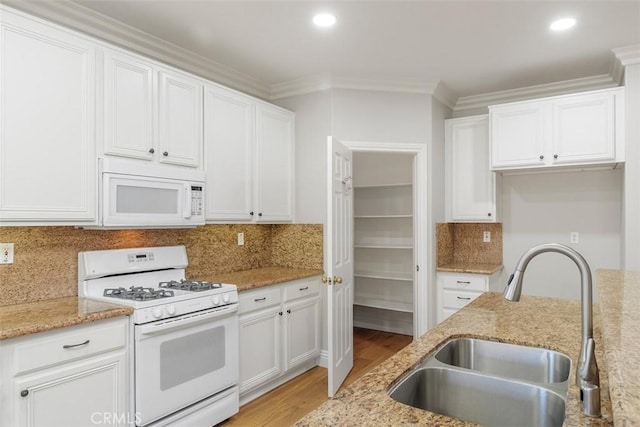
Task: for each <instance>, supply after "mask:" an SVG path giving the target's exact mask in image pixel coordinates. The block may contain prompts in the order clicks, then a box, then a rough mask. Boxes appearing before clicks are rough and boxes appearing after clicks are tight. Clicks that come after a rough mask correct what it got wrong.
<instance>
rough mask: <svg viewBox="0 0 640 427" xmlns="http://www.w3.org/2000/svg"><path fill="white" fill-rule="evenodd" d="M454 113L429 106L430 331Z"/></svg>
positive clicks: (432, 101)
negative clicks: (448, 130)
mask: <svg viewBox="0 0 640 427" xmlns="http://www.w3.org/2000/svg"><path fill="white" fill-rule="evenodd" d="M451 113H452V112H451V109H449V107H446V106H445V105H444V104H442V103H441V102H439V101H438V100H437V99H435V98H431V99H430V100H429V103H428V114H427V116H428V117H429V120H430V122H431V123H430V125H429V127H430V129H431V144H429V147H428V154H427V157H428V158H429V159H430V160H429V170H428V171H427V174H428V189H427V192H428V195H427V217H428V218H427V222H428V224H429V232H428V236H427V238H428V241H427V255H428V256H429V260H428V262H429V266H430V268H429V269H428V270H427V290H428V295H429V296H428V298H429V301H430V303H429V305H430V308H431V310H429V327H430V328H431V327H434V326H435V325H436V324H437V323H438V321H437V313H436V309H435V308H436V296H437V291H436V289H437V286H436V270H435V266H436V250H435V245H436V223H438V222H444V220H445V209H444V206H445V205H444V121H445V119H448V118H450V117H451Z"/></svg>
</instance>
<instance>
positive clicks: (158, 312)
mask: <svg viewBox="0 0 640 427" xmlns="http://www.w3.org/2000/svg"><path fill="white" fill-rule="evenodd" d="M153 317H155V318H156V319H159V318H161V317H162V309H161V308H160V307H156V308H154V309H153Z"/></svg>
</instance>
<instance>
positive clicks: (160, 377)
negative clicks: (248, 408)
mask: <svg viewBox="0 0 640 427" xmlns="http://www.w3.org/2000/svg"><path fill="white" fill-rule="evenodd" d="M201 314H202V315H201V316H196V317H193V316H183V317H179V318H176V319H174V320H175V321H171V322H166V326H164V325H163V326H162V327H157V328H156V327H153V328H148V326H149V325H151V324H149V325H140V326H136V327H135V329H136V330H135V335H136V338H135V350H134V353H135V406H136V408H135V411H136V413H137V415H138V416H139V418H140V420H141V423H140V425H146V424H148V423H150V422H152V421H155V420H158V419H160V418H162V417H165V416H167V415H170V414H172V413H174V412H177V411H179V410H181V409H183V408H185V407H187V406H189V405H192V404H193V403H196V402H198V401H200V400H202V399H205V398H207V397H209V396H212V395H214V394H215V393H218V392H220V391H222V390H224V389H226V388H228V387H231V386H233V385H235V384H237V382H238V376H239V344H238V317H237V315H236V314H235V313H234V315H227V316H223V317H213V318H211V316H210V314H207V312H201ZM199 317H201V318H202V320H198V319H199ZM181 319H186V320H181ZM147 329H153V331H151V332H148V333H147Z"/></svg>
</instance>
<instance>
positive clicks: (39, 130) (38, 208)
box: [0, 10, 96, 223]
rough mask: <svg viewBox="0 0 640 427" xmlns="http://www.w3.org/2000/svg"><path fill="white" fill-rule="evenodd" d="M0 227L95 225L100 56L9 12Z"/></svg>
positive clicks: (1, 43)
mask: <svg viewBox="0 0 640 427" xmlns="http://www.w3.org/2000/svg"><path fill="white" fill-rule="evenodd" d="M0 19H1V22H0V81H1V82H2V87H1V89H0V129H1V130H2V132H1V135H0V138H1V140H0V220H14V221H70V222H73V223H83V222H87V221H93V220H94V219H95V211H96V185H95V183H96V177H95V164H96V159H95V123H94V121H95V120H94V117H95V49H94V46H93V44H92V43H90V42H89V41H87V40H84V39H82V38H80V37H77V36H75V35H73V34H70V33H67V32H64V31H61V30H58V29H57V28H54V27H52V26H51V27H50V26H48V25H45V24H41V23H38V22H35V21H31V20H27V19H24V18H22V17H21V16H18V15H14V14H13V13H11V12H9V11H7V10H3V11H2V16H1V18H0Z"/></svg>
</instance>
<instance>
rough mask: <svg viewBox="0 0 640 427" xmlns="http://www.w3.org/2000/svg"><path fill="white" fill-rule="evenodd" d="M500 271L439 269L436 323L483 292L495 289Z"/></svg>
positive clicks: (497, 285)
mask: <svg viewBox="0 0 640 427" xmlns="http://www.w3.org/2000/svg"><path fill="white" fill-rule="evenodd" d="M499 278H500V273H499V272H496V273H493V274H472V273H449V272H442V271H439V272H438V274H437V282H438V323H440V322H442V321H443V320H445V319H446V318H447V317H449V316H451V315H452V314H453V313H455V312H456V311H458V310H460V309H461V308H462V307H464V306H465V305H467V304H469V303H470V302H471V301H473V300H474V299H476V298H478V297H479V296H480V295H482V293H483V292H489V291H497V290H498V288H499V286H500V284H499Z"/></svg>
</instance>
